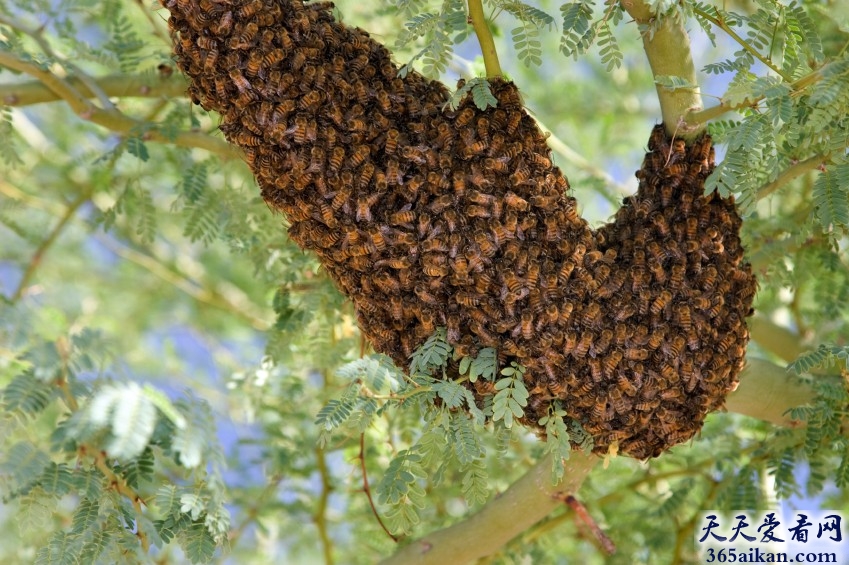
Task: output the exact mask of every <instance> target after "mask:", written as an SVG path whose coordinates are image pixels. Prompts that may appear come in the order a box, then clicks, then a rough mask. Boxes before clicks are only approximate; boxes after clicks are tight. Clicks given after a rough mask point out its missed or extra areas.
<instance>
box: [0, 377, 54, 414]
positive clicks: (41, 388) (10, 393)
mask: <svg viewBox="0 0 849 565" xmlns="http://www.w3.org/2000/svg"><path fill="white" fill-rule="evenodd" d="M54 391H55V389H54V387H53V386H51V385H50V384H49V383H46V382H44V381H42V380H39V379H36V378H35V377H34V376H33V374H32V372H31V371H27V372H26V373H22V374H20V375H18V376H17V377H15V378H14V379H12V382H10V383H9V384H8V385H7V386H6V388H4V389H3V393H2V397H0V402H1V403H2V406H3V408H4V409H5V410H7V411H9V412H18V413H20V414H22V415H25V416H28V417H31V416H35V415H36V414H38V413H39V412H41V411H42V410H44V409H45V408H47V406H48V405H49V404H50V402H51V401H52V400H53V397H54V395H55V393H54Z"/></svg>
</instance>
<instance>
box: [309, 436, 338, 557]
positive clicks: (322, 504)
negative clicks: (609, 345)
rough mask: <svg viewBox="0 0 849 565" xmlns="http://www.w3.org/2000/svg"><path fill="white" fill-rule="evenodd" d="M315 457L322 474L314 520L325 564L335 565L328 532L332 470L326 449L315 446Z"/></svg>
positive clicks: (319, 471)
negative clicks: (328, 467) (327, 459)
mask: <svg viewBox="0 0 849 565" xmlns="http://www.w3.org/2000/svg"><path fill="white" fill-rule="evenodd" d="M315 458H316V463H317V466H318V473H319V475H320V476H321V494H320V495H319V497H318V506H317V508H316V509H315V514H313V522H315V527H316V528H317V529H318V538H319V539H320V540H321V549H322V552H323V553H324V563H325V565H333V543H332V542H331V541H330V535H328V533H327V500H328V498H329V497H330V491H331V490H332V488H333V484H332V482H331V480H332V479H331V477H330V472H329V471H328V469H327V461H326V460H325V458H324V449H322V448H320V447H316V448H315Z"/></svg>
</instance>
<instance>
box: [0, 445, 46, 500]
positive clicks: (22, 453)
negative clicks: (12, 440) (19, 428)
mask: <svg viewBox="0 0 849 565" xmlns="http://www.w3.org/2000/svg"><path fill="white" fill-rule="evenodd" d="M50 465H52V462H51V461H50V458H49V457H48V456H47V454H46V453H44V452H43V451H41V450H40V449H38V448H37V447H36V446H35V445H33V444H31V443H29V442H24V441H22V442H18V443H16V444H15V445H13V446H12V447H11V449H9V450H8V451H7V452H6V456H5V457H4V458H3V463H2V465H0V473H2V474H3V475H7V476H8V479H7V480H10V481H11V485H12V488H13V489H14V490H16V491H28V490H29V489H30V487H31V486H32V485H34V484H37V482H38V481H39V477H41V475H42V473H43V472H44V471H45V470H46V469H47V468H48V467H49V466H50Z"/></svg>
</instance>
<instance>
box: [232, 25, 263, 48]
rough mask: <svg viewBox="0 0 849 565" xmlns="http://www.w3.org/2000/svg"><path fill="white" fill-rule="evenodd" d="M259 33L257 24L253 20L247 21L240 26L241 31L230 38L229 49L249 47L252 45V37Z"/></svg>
mask: <svg viewBox="0 0 849 565" xmlns="http://www.w3.org/2000/svg"><path fill="white" fill-rule="evenodd" d="M257 33H259V26H257V24H256V23H254V22H249V23H248V24H247V25H245V26H244V27H243V28H242V32H241V33H240V34H239V35H238V36H236V37H232V38H231V39H230V48H231V49H250V48H251V47H252V46H253V42H254V39H255V38H256V36H257Z"/></svg>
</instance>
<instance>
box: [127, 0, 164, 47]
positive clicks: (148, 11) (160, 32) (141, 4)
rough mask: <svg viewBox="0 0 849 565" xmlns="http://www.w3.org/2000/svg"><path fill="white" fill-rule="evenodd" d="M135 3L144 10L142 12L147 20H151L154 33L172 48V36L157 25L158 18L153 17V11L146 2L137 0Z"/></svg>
mask: <svg viewBox="0 0 849 565" xmlns="http://www.w3.org/2000/svg"><path fill="white" fill-rule="evenodd" d="M135 4H136V6H138V7H139V10H141V11H142V14H144V17H145V18H146V19H147V21H148V22H150V27H151V28H153V35H155V36H156V37H158V38H159V39H161V40H162V41H163V42H165V44H166V45H168V47H169V48H170V47H171V38H170V37H168V34H167V33H166V32H165V31H164V30H163V29H162V27H161V26H160V25H157V22H156V20H155V19H154V18H153V11H152V10H151V9H150V8H149V7H148V6H147V5H146V4H145V2H143V0H135ZM148 4H149V3H148ZM160 23H161V22H160Z"/></svg>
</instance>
